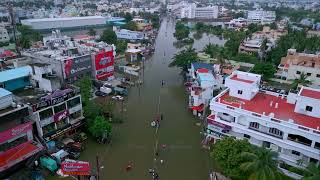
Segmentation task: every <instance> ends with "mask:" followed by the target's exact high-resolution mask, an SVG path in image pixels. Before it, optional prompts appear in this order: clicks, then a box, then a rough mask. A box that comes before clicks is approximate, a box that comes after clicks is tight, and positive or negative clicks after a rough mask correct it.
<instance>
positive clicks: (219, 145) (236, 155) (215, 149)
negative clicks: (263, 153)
mask: <svg viewBox="0 0 320 180" xmlns="http://www.w3.org/2000/svg"><path fill="white" fill-rule="evenodd" d="M242 152H253V148H252V146H251V144H250V143H249V142H248V141H247V140H236V139H235V138H233V137H226V138H223V139H221V140H219V141H217V142H216V143H215V144H214V145H213V146H212V150H211V152H210V156H211V157H212V158H213V159H214V160H215V162H217V163H218V165H219V167H221V169H222V171H223V173H224V174H226V175H228V176H230V177H231V178H232V179H245V174H244V173H243V172H242V171H241V169H240V168H239V166H240V164H241V163H242V161H243V160H242V158H241V157H240V154H241V153H242Z"/></svg>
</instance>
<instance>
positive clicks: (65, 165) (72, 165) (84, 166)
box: [61, 161, 90, 176]
mask: <svg viewBox="0 0 320 180" xmlns="http://www.w3.org/2000/svg"><path fill="white" fill-rule="evenodd" d="M61 170H62V173H63V174H66V175H78V176H79V175H82V176H87V175H90V164H89V162H84V161H64V162H62V163H61Z"/></svg>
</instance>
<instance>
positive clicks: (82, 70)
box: [64, 55, 92, 79]
mask: <svg viewBox="0 0 320 180" xmlns="http://www.w3.org/2000/svg"><path fill="white" fill-rule="evenodd" d="M91 69H92V61H91V56H90V55H85V56H79V57H74V58H72V57H71V58H69V59H67V60H65V61H64V77H65V78H66V79H69V78H72V79H74V78H77V77H78V76H80V75H83V74H89V75H90V73H91Z"/></svg>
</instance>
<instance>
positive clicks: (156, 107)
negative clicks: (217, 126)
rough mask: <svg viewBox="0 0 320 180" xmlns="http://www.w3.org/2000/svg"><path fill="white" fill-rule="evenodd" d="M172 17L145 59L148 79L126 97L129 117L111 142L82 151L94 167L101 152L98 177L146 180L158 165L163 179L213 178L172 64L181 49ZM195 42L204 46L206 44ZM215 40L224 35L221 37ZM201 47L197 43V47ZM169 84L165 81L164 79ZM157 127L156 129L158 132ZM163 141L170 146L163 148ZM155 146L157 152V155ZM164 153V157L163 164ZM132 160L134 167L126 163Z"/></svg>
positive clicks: (199, 179) (117, 126)
mask: <svg viewBox="0 0 320 180" xmlns="http://www.w3.org/2000/svg"><path fill="white" fill-rule="evenodd" d="M173 33H174V21H167V20H166V19H165V20H164V21H163V22H162V24H161V28H160V31H159V35H158V37H157V39H156V44H155V46H156V47H155V53H154V55H153V56H152V57H151V58H150V59H148V60H146V62H145V71H144V83H143V85H142V86H141V87H140V89H139V88H138V87H133V88H131V89H130V93H129V96H128V101H127V102H126V107H125V109H126V113H125V114H126V116H127V119H126V120H125V122H124V123H123V124H120V125H115V126H114V129H113V133H114V135H113V142H112V145H111V146H110V145H99V144H96V143H93V142H90V143H89V144H88V145H87V148H88V149H90V150H86V151H85V152H84V153H83V154H82V158H81V159H83V160H89V161H90V162H91V165H92V166H93V171H94V170H95V164H96V162H95V154H93V153H96V152H98V155H99V160H100V165H101V166H103V168H102V169H100V175H101V176H100V179H106V180H127V179H128V180H148V179H150V180H151V179H152V177H151V175H150V174H149V173H148V169H149V168H152V167H154V166H155V167H156V169H157V172H158V174H159V179H161V180H207V179H209V176H208V173H209V158H208V152H206V151H204V150H203V149H201V144H200V143H201V140H202V135H201V134H200V127H198V126H196V125H195V124H196V122H198V120H197V119H196V118H195V117H193V116H192V114H191V112H190V111H189V110H188V108H187V105H188V103H187V99H188V97H187V95H186V93H185V90H184V86H183V77H182V76H181V74H180V70H179V69H178V68H169V67H168V65H169V63H170V62H171V58H172V57H173V55H174V54H175V53H176V52H178V51H179V49H176V48H175V47H174V46H173V42H174V41H175V39H174V37H173ZM203 41H204V42H201V41H200V42H196V43H195V45H196V46H200V47H199V48H202V47H203V46H204V45H206V44H207V40H206V39H205V40H203ZM217 41H221V40H219V39H218V38H217ZM196 48H197V47H196ZM162 80H164V82H165V84H164V86H163V87H162V85H161V81H162ZM158 111H159V112H161V113H163V115H164V120H163V121H162V122H161V125H160V128H159V129H158V131H156V128H153V127H151V126H150V123H151V121H152V120H153V119H154V118H155V116H156V115H157V113H158ZM156 132H157V133H156ZM163 144H165V145H166V146H167V147H166V148H162V147H161V145H163ZM155 146H157V147H158V148H159V157H158V158H157V160H156V161H155V160H154V158H155V157H154V154H155ZM160 159H162V160H163V161H164V163H163V164H160ZM128 162H132V164H133V168H132V170H131V171H129V172H126V171H125V167H126V166H127V164H128Z"/></svg>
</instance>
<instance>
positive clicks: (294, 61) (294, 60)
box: [275, 49, 320, 87]
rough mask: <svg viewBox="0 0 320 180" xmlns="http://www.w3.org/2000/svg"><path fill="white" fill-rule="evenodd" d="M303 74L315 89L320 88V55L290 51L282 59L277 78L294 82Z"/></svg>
mask: <svg viewBox="0 0 320 180" xmlns="http://www.w3.org/2000/svg"><path fill="white" fill-rule="evenodd" d="M302 73H303V74H305V75H307V80H310V81H311V83H312V84H313V85H314V86H315V87H320V54H307V53H297V51H296V49H289V50H288V53H287V56H286V57H282V58H281V62H280V64H279V66H278V71H277V73H276V74H275V76H276V77H278V78H280V79H283V80H287V81H292V80H295V79H298V78H299V77H300V75H301V74H302Z"/></svg>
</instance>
